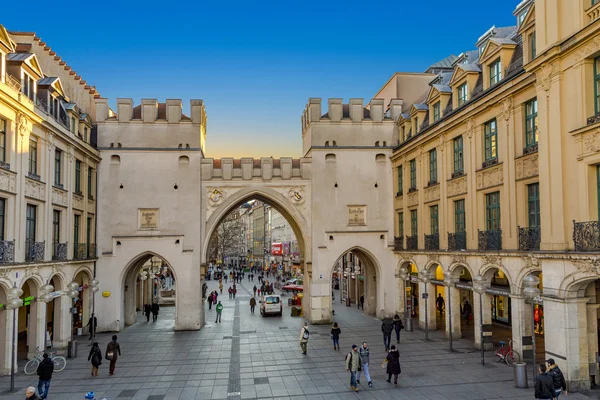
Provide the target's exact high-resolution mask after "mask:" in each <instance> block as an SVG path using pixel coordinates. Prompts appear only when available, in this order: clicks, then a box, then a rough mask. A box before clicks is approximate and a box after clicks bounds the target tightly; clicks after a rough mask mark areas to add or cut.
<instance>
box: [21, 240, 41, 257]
mask: <svg viewBox="0 0 600 400" xmlns="http://www.w3.org/2000/svg"><path fill="white" fill-rule="evenodd" d="M45 251H46V242H36V241H34V240H33V239H25V261H44V254H45Z"/></svg>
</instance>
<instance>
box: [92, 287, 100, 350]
mask: <svg viewBox="0 0 600 400" xmlns="http://www.w3.org/2000/svg"><path fill="white" fill-rule="evenodd" d="M98 285H100V282H99V281H98V279H96V278H94V279H92V281H91V282H90V284H89V289H90V291H91V292H92V318H95V317H96V293H97V292H98V290H100V288H99V287H98ZM91 325H92V326H91V328H92V345H93V344H94V341H95V340H96V329H97V328H98V327H97V326H96V321H95V320H94V319H92V323H91Z"/></svg>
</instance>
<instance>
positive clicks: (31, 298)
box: [23, 296, 35, 306]
mask: <svg viewBox="0 0 600 400" xmlns="http://www.w3.org/2000/svg"><path fill="white" fill-rule="evenodd" d="M34 300H35V296H27V297H25V298H24V299H23V305H24V306H28V305H30V304H31V303H32V302H33V301H34Z"/></svg>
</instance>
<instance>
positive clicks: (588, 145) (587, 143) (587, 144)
mask: <svg viewBox="0 0 600 400" xmlns="http://www.w3.org/2000/svg"><path fill="white" fill-rule="evenodd" d="M599 131H600V130H596V132H594V133H592V134H589V135H586V136H585V139H584V140H583V147H584V149H585V151H586V152H592V153H596V152H598V151H600V140H599V139H600V132H599Z"/></svg>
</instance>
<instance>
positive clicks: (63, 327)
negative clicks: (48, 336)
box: [53, 296, 72, 348]
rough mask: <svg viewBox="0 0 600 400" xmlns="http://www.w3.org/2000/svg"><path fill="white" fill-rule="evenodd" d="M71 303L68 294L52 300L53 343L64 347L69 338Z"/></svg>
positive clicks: (58, 346)
mask: <svg viewBox="0 0 600 400" xmlns="http://www.w3.org/2000/svg"><path fill="white" fill-rule="evenodd" d="M71 303H72V300H71V298H70V297H69V296H60V297H58V298H56V299H55V300H54V318H56V321H55V322H54V332H53V345H54V347H56V348H66V347H67V346H68V344H69V340H71Z"/></svg>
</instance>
